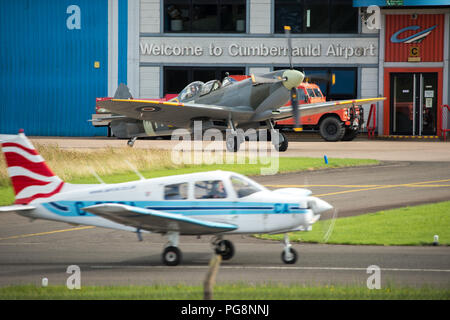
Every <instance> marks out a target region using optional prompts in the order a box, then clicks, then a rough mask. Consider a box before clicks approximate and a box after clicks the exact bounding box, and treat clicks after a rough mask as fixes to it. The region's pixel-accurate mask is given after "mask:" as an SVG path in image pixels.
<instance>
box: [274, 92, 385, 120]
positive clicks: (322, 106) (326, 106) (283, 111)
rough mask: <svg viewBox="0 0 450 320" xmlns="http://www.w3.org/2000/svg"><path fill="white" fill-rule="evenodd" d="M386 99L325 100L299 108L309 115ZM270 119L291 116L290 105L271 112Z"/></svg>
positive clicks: (303, 114)
mask: <svg viewBox="0 0 450 320" xmlns="http://www.w3.org/2000/svg"><path fill="white" fill-rule="evenodd" d="M383 100H386V98H385V97H381V98H367V99H354V100H339V101H327V102H317V103H308V104H301V105H299V110H300V112H301V115H302V116H309V115H313V114H317V113H322V112H331V111H336V110H340V109H342V108H345V107H352V106H360V105H363V104H369V103H374V102H378V101H383ZM272 115H273V116H272V119H275V120H282V119H287V118H291V117H292V116H293V115H294V114H293V110H292V106H285V107H281V108H279V109H278V110H276V111H273V112H272Z"/></svg>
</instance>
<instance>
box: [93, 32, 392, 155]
mask: <svg viewBox="0 0 450 320" xmlns="http://www.w3.org/2000/svg"><path fill="white" fill-rule="evenodd" d="M285 30H286V33H287V39H288V52H289V63H290V69H285V70H278V71H273V72H269V73H266V74H263V75H259V76H256V75H253V74H252V75H251V77H250V78H248V79H245V80H242V81H236V80H234V79H232V78H230V77H226V78H225V79H224V81H223V82H222V83H221V82H220V81H219V80H211V81H209V82H207V83H203V82H201V81H195V82H192V83H191V84H189V85H188V86H186V87H185V88H184V89H183V90H182V91H181V92H180V94H179V95H178V96H177V97H176V98H173V99H171V100H169V101H158V100H139V99H131V98H128V99H117V98H113V99H110V100H105V101H100V102H98V105H99V106H100V107H101V108H105V109H107V110H109V111H110V112H113V113H117V114H119V115H122V116H123V117H126V118H131V119H137V120H142V121H143V125H144V127H145V131H146V133H147V135H152V134H151V133H152V132H153V133H155V134H154V135H157V134H156V132H157V131H159V133H160V134H161V135H164V133H162V132H161V128H165V129H164V130H166V131H167V132H165V133H166V134H167V133H169V132H170V131H173V130H174V129H176V128H185V129H188V130H193V128H194V122H195V121H201V123H202V129H203V130H207V129H209V128H217V129H219V130H222V131H224V130H226V129H229V132H230V134H227V135H226V137H227V138H226V146H227V149H228V150H229V151H234V152H235V151H237V150H238V149H239V146H240V144H241V143H242V142H243V141H245V137H244V136H243V133H242V132H245V131H246V130H247V129H249V128H254V129H259V128H261V129H269V130H270V133H271V137H272V143H273V145H274V147H275V149H276V150H278V151H281V152H282V151H286V150H287V148H288V140H287V138H286V136H285V134H284V133H281V132H278V131H277V130H275V129H274V126H273V125H274V121H276V120H281V119H288V118H291V117H294V118H295V119H296V125H295V127H296V128H300V123H299V118H300V112H301V113H302V115H311V114H316V113H322V112H327V111H334V110H339V109H342V108H343V107H352V106H356V105H361V104H368V103H373V102H377V101H381V100H384V99H385V98H384V97H382V98H369V99H354V100H342V101H327V102H319V103H310V104H302V105H300V106H299V104H298V98H297V87H298V86H299V85H300V84H301V83H302V81H303V79H304V78H305V75H304V74H303V73H302V72H300V71H298V70H295V69H294V68H293V64H292V56H291V52H292V49H291V47H292V46H291V38H290V36H289V34H290V31H289V30H290V28H289V27H285ZM289 100H290V101H291V105H290V106H285V104H286V103H287V102H289ZM158 127H159V128H160V130H157V128H158ZM238 129H242V130H238ZM149 133H150V134H149ZM169 134H170V133H169ZM137 136H138V135H136V136H135V137H134V138H133V139H131V140H130V141H129V145H130V146H132V145H133V143H134V141H135V140H136V137H137ZM275 137H276V138H275Z"/></svg>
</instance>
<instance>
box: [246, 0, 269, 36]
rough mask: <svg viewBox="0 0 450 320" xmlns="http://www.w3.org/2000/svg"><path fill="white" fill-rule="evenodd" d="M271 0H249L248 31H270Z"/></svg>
mask: <svg viewBox="0 0 450 320" xmlns="http://www.w3.org/2000/svg"><path fill="white" fill-rule="evenodd" d="M271 2H272V1H271V0H250V1H249V3H250V33H270V32H271V30H270V29H271V20H272V19H271V12H272V3H271Z"/></svg>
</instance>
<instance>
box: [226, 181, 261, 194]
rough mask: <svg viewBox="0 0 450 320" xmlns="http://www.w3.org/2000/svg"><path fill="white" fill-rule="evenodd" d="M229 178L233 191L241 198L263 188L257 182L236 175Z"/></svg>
mask: <svg viewBox="0 0 450 320" xmlns="http://www.w3.org/2000/svg"><path fill="white" fill-rule="evenodd" d="M230 180H231V185H232V186H233V189H234V191H236V194H237V196H238V198H243V197H246V196H249V195H251V194H253V193H255V192H259V191H262V190H263V188H262V187H261V186H260V185H258V184H257V183H254V182H253V181H250V180H247V179H243V178H241V177H238V176H232V177H231V178H230Z"/></svg>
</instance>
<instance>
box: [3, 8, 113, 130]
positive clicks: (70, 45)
mask: <svg viewBox="0 0 450 320" xmlns="http://www.w3.org/2000/svg"><path fill="white" fill-rule="evenodd" d="M107 81H108V0H96V1H91V0H70V1H65V0H6V1H5V0H2V1H0V133H17V131H18V130H19V129H20V128H23V129H24V130H25V133H26V134H27V135H44V136H93V135H105V134H106V129H105V128H94V127H93V126H92V125H91V124H90V122H88V121H87V120H88V119H90V118H91V114H92V113H93V112H94V110H95V98H96V97H104V96H107V84H108V82H107Z"/></svg>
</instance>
